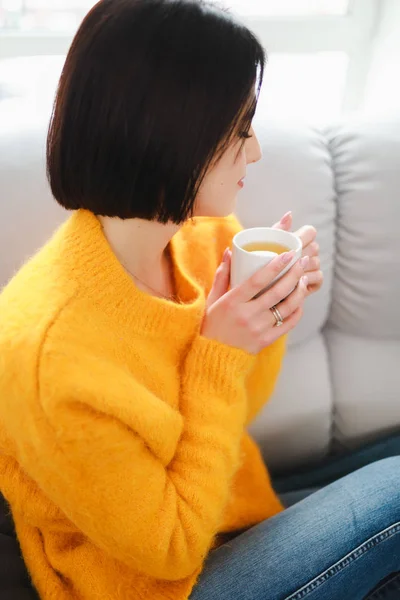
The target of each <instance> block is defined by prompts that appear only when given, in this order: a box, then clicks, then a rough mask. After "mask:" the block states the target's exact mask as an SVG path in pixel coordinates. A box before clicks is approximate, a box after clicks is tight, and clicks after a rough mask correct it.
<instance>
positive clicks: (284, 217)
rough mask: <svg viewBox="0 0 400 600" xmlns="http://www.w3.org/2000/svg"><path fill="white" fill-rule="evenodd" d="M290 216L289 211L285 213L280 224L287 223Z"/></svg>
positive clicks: (290, 212)
mask: <svg viewBox="0 0 400 600" xmlns="http://www.w3.org/2000/svg"><path fill="white" fill-rule="evenodd" d="M291 216H292V211H291V210H289V212H287V213H286V214H285V215H283V217H282V219H281V223H285V222H286V221H288V220H289V218H290V217H291Z"/></svg>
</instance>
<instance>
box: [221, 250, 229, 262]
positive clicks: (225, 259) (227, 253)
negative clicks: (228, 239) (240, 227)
mask: <svg viewBox="0 0 400 600" xmlns="http://www.w3.org/2000/svg"><path fill="white" fill-rule="evenodd" d="M228 256H229V248H225V252H224V255H223V257H222V262H223V263H226V262H228Z"/></svg>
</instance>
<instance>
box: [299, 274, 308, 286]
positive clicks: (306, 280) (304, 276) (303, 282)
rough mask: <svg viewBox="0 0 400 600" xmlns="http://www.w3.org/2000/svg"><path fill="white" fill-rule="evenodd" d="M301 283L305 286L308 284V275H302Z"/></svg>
mask: <svg viewBox="0 0 400 600" xmlns="http://www.w3.org/2000/svg"><path fill="white" fill-rule="evenodd" d="M300 281H301V285H302V286H303V287H304V288H306V287H307V286H308V277H307V275H303V277H302V278H301V280H300Z"/></svg>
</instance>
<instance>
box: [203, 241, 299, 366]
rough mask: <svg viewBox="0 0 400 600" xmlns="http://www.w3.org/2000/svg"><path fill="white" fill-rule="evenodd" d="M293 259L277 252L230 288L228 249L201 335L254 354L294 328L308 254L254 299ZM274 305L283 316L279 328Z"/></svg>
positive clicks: (218, 270)
mask: <svg viewBox="0 0 400 600" xmlns="http://www.w3.org/2000/svg"><path fill="white" fill-rule="evenodd" d="M292 258H293V253H290V252H287V253H285V254H280V255H279V256H277V257H276V258H274V259H273V260H272V261H271V262H270V263H269V264H268V265H266V266H265V267H263V268H262V269H259V270H258V271H257V272H256V273H254V275H252V277H250V278H249V279H247V280H246V281H245V282H243V283H242V284H240V285H238V286H237V287H235V288H234V289H232V290H229V280H230V267H231V252H230V250H229V249H228V248H227V249H226V250H225V253H224V258H223V262H222V263H221V265H220V266H219V267H218V269H217V272H216V274H215V279H214V283H213V287H212V289H211V291H210V294H209V296H208V299H207V307H206V312H205V316H204V320H203V323H202V327H201V334H202V335H203V336H204V337H207V338H209V339H214V340H217V341H220V342H222V343H224V344H227V345H229V346H234V347H236V348H241V349H242V350H245V351H247V352H250V353H251V354H257V353H258V352H260V351H261V350H262V349H263V348H265V347H266V346H269V345H271V344H272V343H273V342H274V341H275V340H277V339H278V338H279V337H281V336H282V335H285V334H287V333H288V332H289V331H290V330H291V329H293V328H294V327H295V326H296V325H297V323H298V322H299V321H300V319H301V316H302V313H303V302H304V298H305V297H306V295H307V283H308V280H307V277H306V276H304V269H305V268H306V266H307V263H308V261H309V259H308V257H305V258H302V259H300V260H299V261H297V263H296V264H295V265H294V266H293V267H292V268H291V269H290V270H289V271H288V272H287V273H286V274H285V275H283V277H281V279H279V281H277V282H276V283H275V284H274V285H273V286H272V287H271V288H270V289H269V290H268V291H267V292H265V293H264V294H262V295H261V296H259V297H258V298H256V299H254V300H253V298H254V296H255V295H256V294H258V292H260V291H261V290H262V289H263V288H265V287H266V286H267V285H268V284H269V283H271V282H272V281H273V280H274V279H275V277H276V276H277V275H278V274H279V273H280V272H281V271H282V270H283V269H284V267H285V266H286V265H287V264H288V263H289V262H290V261H291V259H292ZM299 282H300V283H299ZM298 284H299V285H298ZM228 290H229V291H228ZM276 304H279V312H280V314H281V316H282V319H283V325H281V326H280V327H276V319H275V317H274V315H273V313H272V311H271V310H270V309H271V308H272V307H273V306H275V305H276Z"/></svg>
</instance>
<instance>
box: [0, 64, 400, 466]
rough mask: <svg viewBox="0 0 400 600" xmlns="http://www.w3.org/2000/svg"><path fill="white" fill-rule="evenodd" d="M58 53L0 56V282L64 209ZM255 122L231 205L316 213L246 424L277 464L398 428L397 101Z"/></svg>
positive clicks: (315, 458) (262, 219) (298, 216)
mask: <svg viewBox="0 0 400 600" xmlns="http://www.w3.org/2000/svg"><path fill="white" fill-rule="evenodd" d="M63 60H64V58H63V57H59V56H57V57H46V58H40V57H33V58H29V59H14V60H8V61H3V62H2V63H1V62H0V227H1V229H0V286H3V285H4V284H5V283H6V282H7V280H8V279H9V278H10V277H11V275H12V273H13V272H14V271H15V270H16V269H17V268H18V267H19V265H20V264H21V263H22V261H23V260H24V259H25V258H26V257H27V256H29V255H30V254H32V253H33V252H34V251H35V249H36V248H37V247H39V246H40V245H41V244H42V243H44V242H45V241H46V239H47V238H48V237H49V235H50V234H51V232H52V231H53V230H54V228H55V227H56V226H57V225H58V224H59V223H60V222H62V220H63V219H65V217H66V216H67V213H65V212H64V211H63V210H62V209H61V208H60V207H58V205H57V204H56V203H55V201H54V200H53V199H52V197H51V194H50V191H49V188H48V185H47V182H46V178H45V162H44V157H45V154H44V152H45V139H46V132H47V125H48V120H49V116H50V111H51V105H52V100H53V97H54V92H55V87H56V84H57V80H58V76H59V74H60V70H61V67H62V64H63ZM294 101H295V99H294ZM255 127H256V130H257V133H258V136H259V139H260V142H261V146H262V149H263V154H264V157H263V160H262V161H261V162H260V163H258V164H257V165H253V166H250V167H249V169H248V177H247V179H246V186H245V188H244V190H243V191H242V192H241V193H240V195H239V202H238V205H237V215H238V217H239V218H240V220H241V221H242V223H243V225H244V226H245V227H252V226H256V225H260V224H263V225H269V224H272V223H273V222H275V221H276V220H278V219H279V218H280V216H281V215H282V214H283V213H284V212H286V211H287V210H292V211H293V213H294V225H295V227H296V228H297V227H299V226H300V225H302V224H308V223H310V224H313V225H314V226H315V227H317V229H318V231H319V236H318V239H319V243H320V246H321V259H322V267H323V270H324V272H325V284H324V287H323V289H322V290H321V291H320V292H319V293H318V294H317V295H315V296H314V297H312V298H310V299H309V300H308V301H307V306H306V310H305V315H304V318H303V320H302V322H301V324H300V325H299V327H298V328H297V330H296V331H295V332H293V334H292V335H291V336H290V340H289V349H288V353H287V356H286V358H285V362H284V366H283V370H282V373H281V377H280V379H279V382H278V385H277V388H276V391H275V394H274V396H273V398H272V399H271V400H270V401H269V402H268V403H267V404H266V406H265V409H264V410H263V411H262V413H261V414H260V415H259V416H258V418H257V419H256V421H255V422H254V423H253V424H252V426H251V432H252V434H253V435H254V437H255V438H256V439H257V441H258V442H259V443H260V446H261V448H262V451H263V453H264V456H265V457H266V460H267V463H268V465H269V466H270V468H271V469H272V470H273V471H274V472H283V471H285V470H290V469H292V468H293V467H296V466H298V465H303V466H304V465H307V464H311V463H315V462H320V461H321V460H322V459H324V458H325V457H327V456H328V455H330V454H332V453H334V454H337V453H341V452H345V451H349V450H351V449H353V448H357V447H359V446H361V445H364V444H366V443H368V442H371V441H372V440H375V439H378V438H384V437H385V436H388V435H390V434H393V433H396V432H400V395H399V390H400V313H399V311H400V235H399V221H400V191H399V190H400V114H399V118H398V120H397V121H396V120H393V119H392V120H390V121H387V122H386V121H384V120H382V121H381V122H368V121H364V122H363V121H362V120H353V121H351V122H343V123H340V124H337V125H334V126H333V125H332V126H330V127H327V128H326V129H325V130H316V129H313V128H310V127H308V126H306V125H302V124H299V123H289V122H285V123H276V122H271V121H269V120H268V119H264V118H263V116H262V115H257V117H256V119H255Z"/></svg>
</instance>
